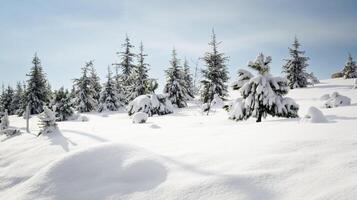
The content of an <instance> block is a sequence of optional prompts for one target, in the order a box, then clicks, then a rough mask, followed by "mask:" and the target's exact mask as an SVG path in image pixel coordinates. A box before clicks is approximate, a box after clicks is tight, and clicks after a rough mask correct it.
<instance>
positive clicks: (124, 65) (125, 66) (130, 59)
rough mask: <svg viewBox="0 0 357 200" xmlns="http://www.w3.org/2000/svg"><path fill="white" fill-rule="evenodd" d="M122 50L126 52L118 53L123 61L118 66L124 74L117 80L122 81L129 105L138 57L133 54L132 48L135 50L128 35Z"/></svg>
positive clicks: (126, 101)
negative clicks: (133, 73)
mask: <svg viewBox="0 0 357 200" xmlns="http://www.w3.org/2000/svg"><path fill="white" fill-rule="evenodd" d="M122 48H123V49H124V50H123V51H121V52H118V53H117V54H118V55H119V56H120V58H121V61H120V63H118V64H116V65H117V66H118V67H120V68H121V70H122V74H121V75H120V76H119V77H117V78H118V79H119V81H120V85H121V88H122V91H123V95H124V96H125V99H124V100H125V103H128V102H129V101H130V99H128V97H129V95H130V92H131V91H130V88H131V86H132V82H133V76H132V71H133V69H134V68H135V65H134V58H135V56H136V55H135V54H134V53H132V48H134V45H132V44H131V42H130V39H129V37H128V35H126V38H125V42H124V44H122Z"/></svg>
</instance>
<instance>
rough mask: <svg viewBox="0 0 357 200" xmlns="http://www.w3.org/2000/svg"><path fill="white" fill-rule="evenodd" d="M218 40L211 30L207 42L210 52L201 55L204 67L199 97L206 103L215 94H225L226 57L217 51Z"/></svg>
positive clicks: (226, 76) (221, 96) (223, 96)
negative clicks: (210, 38)
mask: <svg viewBox="0 0 357 200" xmlns="http://www.w3.org/2000/svg"><path fill="white" fill-rule="evenodd" d="M219 44H220V42H217V41H216V34H215V33H214V31H212V40H211V42H210V43H209V46H210V48H211V49H212V50H211V52H206V53H205V56H204V57H203V61H204V62H205V66H206V69H204V70H202V76H203V80H202V81H201V83H202V90H201V99H202V101H203V103H208V104H210V102H211V101H212V100H213V97H214V95H215V94H217V95H218V96H219V97H220V98H221V99H224V98H225V97H226V96H227V81H228V71H227V67H226V62H227V61H228V57H226V56H225V55H224V54H223V53H220V52H218V50H217V46H218V45H219Z"/></svg>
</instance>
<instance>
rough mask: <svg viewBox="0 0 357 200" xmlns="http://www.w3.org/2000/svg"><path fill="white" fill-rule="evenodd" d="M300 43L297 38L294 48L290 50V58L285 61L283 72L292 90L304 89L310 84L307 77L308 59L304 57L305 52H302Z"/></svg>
mask: <svg viewBox="0 0 357 200" xmlns="http://www.w3.org/2000/svg"><path fill="white" fill-rule="evenodd" d="M300 46H301V45H300V43H299V41H298V39H297V38H296V37H295V40H294V43H293V46H292V48H289V54H290V58H289V59H285V62H286V63H285V64H284V65H283V72H284V73H285V74H286V78H287V79H288V85H289V87H290V88H291V89H293V88H303V87H306V86H307V84H308V81H307V77H306V67H307V66H308V63H307V61H308V60H309V58H308V57H306V56H304V54H305V51H300V50H299V49H300Z"/></svg>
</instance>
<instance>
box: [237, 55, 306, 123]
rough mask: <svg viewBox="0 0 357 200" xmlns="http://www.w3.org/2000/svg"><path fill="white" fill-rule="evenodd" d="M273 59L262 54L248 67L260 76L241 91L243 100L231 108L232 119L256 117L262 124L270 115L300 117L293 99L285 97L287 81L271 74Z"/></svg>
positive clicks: (245, 85) (252, 79)
mask: <svg viewBox="0 0 357 200" xmlns="http://www.w3.org/2000/svg"><path fill="white" fill-rule="evenodd" d="M270 63H271V57H269V56H268V57H265V56H264V55H263V54H260V55H259V56H258V57H257V58H256V60H255V61H254V62H249V64H248V66H249V67H250V68H252V69H255V70H257V71H258V76H256V77H254V78H251V79H250V80H249V81H248V82H247V83H246V84H244V85H243V86H242V88H241V89H240V93H241V95H242V97H243V99H241V100H240V99H238V100H237V101H236V103H235V105H234V106H233V107H232V108H231V111H230V118H231V119H234V120H243V119H248V118H249V117H251V116H252V117H256V118H257V122H261V120H262V118H265V117H266V116H267V115H268V114H269V115H272V116H278V117H286V118H295V117H298V113H297V112H298V109H299V106H298V105H297V104H296V103H295V102H294V100H293V99H291V98H288V97H283V96H284V95H286V94H287V93H288V89H289V88H288V84H287V81H286V79H284V78H281V77H273V76H271V75H270V74H269V69H270V67H269V64H270Z"/></svg>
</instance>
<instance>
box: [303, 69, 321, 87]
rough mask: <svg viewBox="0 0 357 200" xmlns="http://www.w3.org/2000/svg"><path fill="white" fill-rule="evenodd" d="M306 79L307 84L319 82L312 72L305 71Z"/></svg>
mask: <svg viewBox="0 0 357 200" xmlns="http://www.w3.org/2000/svg"><path fill="white" fill-rule="evenodd" d="M306 79H307V84H308V85H314V84H318V83H320V80H319V79H318V78H317V77H316V76H315V75H314V73H313V72H310V73H306Z"/></svg>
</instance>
